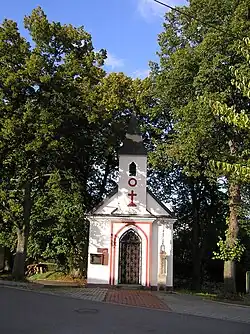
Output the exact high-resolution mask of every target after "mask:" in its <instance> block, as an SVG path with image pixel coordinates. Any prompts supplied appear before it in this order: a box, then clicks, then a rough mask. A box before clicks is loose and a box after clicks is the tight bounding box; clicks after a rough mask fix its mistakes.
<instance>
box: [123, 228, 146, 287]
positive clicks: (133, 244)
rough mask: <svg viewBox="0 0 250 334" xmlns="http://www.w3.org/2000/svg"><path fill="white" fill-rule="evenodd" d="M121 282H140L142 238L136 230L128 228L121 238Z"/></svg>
mask: <svg viewBox="0 0 250 334" xmlns="http://www.w3.org/2000/svg"><path fill="white" fill-rule="evenodd" d="M119 250H120V251H119V283H120V284H140V272H141V239H140V237H139V235H138V234H137V233H136V232H135V231H134V230H132V229H131V230H128V231H127V232H125V233H124V234H123V235H122V237H121V238H120V244H119Z"/></svg>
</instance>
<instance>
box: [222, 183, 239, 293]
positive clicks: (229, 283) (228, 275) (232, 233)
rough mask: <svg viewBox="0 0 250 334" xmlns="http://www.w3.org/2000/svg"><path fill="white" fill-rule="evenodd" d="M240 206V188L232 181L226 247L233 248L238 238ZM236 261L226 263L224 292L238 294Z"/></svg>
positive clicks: (230, 184)
mask: <svg viewBox="0 0 250 334" xmlns="http://www.w3.org/2000/svg"><path fill="white" fill-rule="evenodd" d="M239 204H240V186H239V184H237V183H235V182H233V181H230V183H229V223H228V233H227V238H226V245H227V246H229V247H233V246H234V245H235V242H236V240H237V237H238V232H239V226H238V208H239ZM235 271H236V270H235V261H233V260H229V261H225V262H224V290H225V292H226V293H229V294H232V293H233V294H234V293H236V277H235Z"/></svg>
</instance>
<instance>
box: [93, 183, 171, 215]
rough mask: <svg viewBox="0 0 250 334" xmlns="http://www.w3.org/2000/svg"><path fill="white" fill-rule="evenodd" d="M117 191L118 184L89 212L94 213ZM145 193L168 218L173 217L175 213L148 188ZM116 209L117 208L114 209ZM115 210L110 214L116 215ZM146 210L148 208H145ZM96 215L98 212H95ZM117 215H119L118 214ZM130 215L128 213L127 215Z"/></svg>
mask: <svg viewBox="0 0 250 334" xmlns="http://www.w3.org/2000/svg"><path fill="white" fill-rule="evenodd" d="M117 192H118V186H116V187H115V188H114V189H113V190H112V191H111V192H110V194H109V195H108V196H107V197H106V198H105V199H104V200H103V201H101V202H100V203H99V204H98V205H97V206H96V207H94V208H93V209H92V210H91V211H90V212H89V214H93V215H95V212H96V211H97V210H98V209H99V208H100V207H101V206H103V205H104V204H105V203H107V202H108V201H109V200H110V199H111V198H112V197H113V196H114V195H115V194H117ZM147 193H148V194H149V195H150V196H151V197H152V198H153V199H154V200H155V201H156V202H157V204H158V205H159V206H160V207H161V208H162V209H163V210H164V211H165V212H166V213H167V214H168V216H169V218H175V215H174V213H173V212H172V211H171V210H169V208H167V207H166V205H164V204H163V203H162V202H161V201H160V200H159V198H157V196H156V195H155V194H154V193H153V192H152V191H151V190H149V189H148V188H147ZM116 210H117V209H116ZM116 210H114V212H112V214H114V215H117V214H115V211H116ZM147 211H148V210H147ZM148 213H149V215H150V216H154V215H153V214H152V213H151V212H150V211H148ZM97 215H98V214H97ZM118 216H119V215H118ZM129 216H130V215H129ZM160 216H162V215H160Z"/></svg>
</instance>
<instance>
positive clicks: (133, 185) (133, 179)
mask: <svg viewBox="0 0 250 334" xmlns="http://www.w3.org/2000/svg"><path fill="white" fill-rule="evenodd" d="M128 184H129V186H130V187H135V186H136V185H137V180H136V179H135V178H133V177H131V179H129V180H128Z"/></svg>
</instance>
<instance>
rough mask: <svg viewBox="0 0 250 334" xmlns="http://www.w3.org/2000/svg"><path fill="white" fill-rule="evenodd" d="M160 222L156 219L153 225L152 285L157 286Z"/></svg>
mask: <svg viewBox="0 0 250 334" xmlns="http://www.w3.org/2000/svg"><path fill="white" fill-rule="evenodd" d="M158 248H159V246H158V224H157V223H156V221H154V222H153V225H152V249H151V252H152V254H151V270H150V285H151V286H157V281H158Z"/></svg>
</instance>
